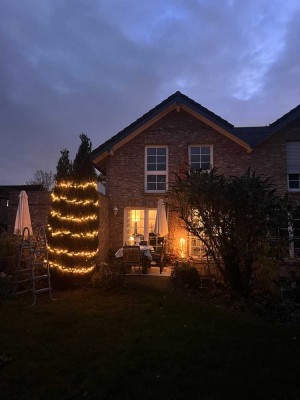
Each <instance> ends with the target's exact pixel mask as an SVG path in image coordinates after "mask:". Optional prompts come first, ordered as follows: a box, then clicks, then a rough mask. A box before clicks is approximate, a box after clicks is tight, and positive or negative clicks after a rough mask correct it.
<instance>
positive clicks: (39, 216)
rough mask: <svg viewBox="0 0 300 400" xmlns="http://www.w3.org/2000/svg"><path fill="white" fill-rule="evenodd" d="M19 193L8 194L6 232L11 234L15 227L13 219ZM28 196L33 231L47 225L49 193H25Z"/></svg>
mask: <svg viewBox="0 0 300 400" xmlns="http://www.w3.org/2000/svg"><path fill="white" fill-rule="evenodd" d="M19 194H20V192H11V193H9V207H8V232H10V233H12V232H13V230H14V226H15V219H16V214H17V209H18V204H19ZM26 194H27V196H28V204H29V212H30V217H31V223H32V228H33V230H34V231H35V230H36V229H37V227H38V226H40V225H44V226H46V225H47V218H48V214H49V210H50V199H51V197H50V196H51V193H50V192H30V191H27V192H26Z"/></svg>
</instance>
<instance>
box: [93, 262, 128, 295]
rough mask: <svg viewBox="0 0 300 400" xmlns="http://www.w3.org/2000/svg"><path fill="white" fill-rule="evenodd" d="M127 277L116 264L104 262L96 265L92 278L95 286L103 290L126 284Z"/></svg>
mask: <svg viewBox="0 0 300 400" xmlns="http://www.w3.org/2000/svg"><path fill="white" fill-rule="evenodd" d="M124 283H125V278H124V275H123V274H121V272H120V270H119V268H117V267H116V266H114V265H108V264H106V263H102V264H100V265H99V266H97V267H96V269H95V272H94V274H93V275H92V278H91V284H92V286H93V287H96V288H100V289H103V290H113V289H118V288H120V287H122V286H124Z"/></svg>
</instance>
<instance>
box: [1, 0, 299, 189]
mask: <svg viewBox="0 0 300 400" xmlns="http://www.w3.org/2000/svg"><path fill="white" fill-rule="evenodd" d="M299 22H300V1H299V0H285V1H284V0H280V1H279V0H251V1H245V0H223V1H222V0H197V1H196V0H169V1H164V0H151V1H148V0H147V1H146V0H130V1H129V0H128V1H127V0H98V1H96V0H65V1H64V0H26V1H25V0H1V3H0V34H1V38H0V55H1V59H0V90H1V91H0V93H1V98H0V102H1V104H0V113H1V114H0V130H1V131H0V138H1V142H0V184H2V185H3V184H23V183H24V182H25V181H26V180H29V179H30V178H31V177H32V175H33V173H34V172H35V171H36V170H38V169H42V170H47V171H50V170H52V171H53V172H55V167H56V163H57V160H58V158H59V155H60V150H62V149H64V148H68V149H69V150H70V154H71V158H74V156H75V153H76V151H77V148H78V146H79V142H80V140H79V134H80V133H81V132H84V133H86V134H87V135H88V136H89V137H90V138H91V140H92V143H93V147H97V146H98V145H100V144H101V143H102V142H103V141H105V140H106V139H108V138H109V137H111V136H112V135H114V134H115V133H117V132H118V131H120V130H121V129H123V128H124V127H125V126H127V125H128V124H130V123H131V122H133V121H134V120H135V119H137V118H138V117H140V116H141V115H142V114H144V113H145V112H147V111H148V110H149V109H150V108H152V107H154V106H155V105H156V104H158V103H159V102H161V101H162V100H164V99H165V98H166V97H168V96H169V95H171V94H172V93H174V92H175V91H176V90H180V91H181V92H182V93H184V94H186V95H188V96H189V97H191V98H192V99H194V100H196V101H197V102H199V103H200V104H202V105H203V106H204V107H207V108H209V109H210V110H211V111H213V112H215V113H216V114H218V115H220V116H221V117H222V118H224V119H227V120H228V121H229V122H231V123H232V124H234V125H235V126H247V125H248V126H256V125H266V124H269V123H271V122H273V121H274V120H276V119H277V118H279V117H281V116H282V115H283V114H284V113H286V112H288V111H289V110H290V109H291V108H294V107H295V106H297V105H298V104H299V103H300V85H299V82H300V23H299Z"/></svg>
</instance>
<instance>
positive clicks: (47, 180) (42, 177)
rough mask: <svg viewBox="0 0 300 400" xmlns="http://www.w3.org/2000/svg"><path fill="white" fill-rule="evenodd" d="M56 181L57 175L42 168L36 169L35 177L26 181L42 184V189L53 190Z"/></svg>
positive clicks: (30, 183) (29, 183)
mask: <svg viewBox="0 0 300 400" xmlns="http://www.w3.org/2000/svg"><path fill="white" fill-rule="evenodd" d="M54 183H55V176H54V174H53V173H52V172H51V171H49V172H48V171H43V170H41V169H39V170H37V171H35V173H34V174H33V178H32V179H30V181H27V182H26V185H41V187H42V190H45V191H47V190H51V189H52V188H53V185H54Z"/></svg>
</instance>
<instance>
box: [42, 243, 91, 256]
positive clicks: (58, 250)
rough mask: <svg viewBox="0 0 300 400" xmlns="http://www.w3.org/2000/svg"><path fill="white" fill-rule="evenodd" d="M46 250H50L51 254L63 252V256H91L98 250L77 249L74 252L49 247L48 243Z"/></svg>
mask: <svg viewBox="0 0 300 400" xmlns="http://www.w3.org/2000/svg"><path fill="white" fill-rule="evenodd" d="M48 250H49V251H50V253H53V254H57V255H60V254H64V255H65V256H68V257H87V258H92V257H95V255H96V254H97V253H98V251H78V252H74V251H69V250H68V249H58V248H56V247H51V246H49V245H48Z"/></svg>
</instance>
